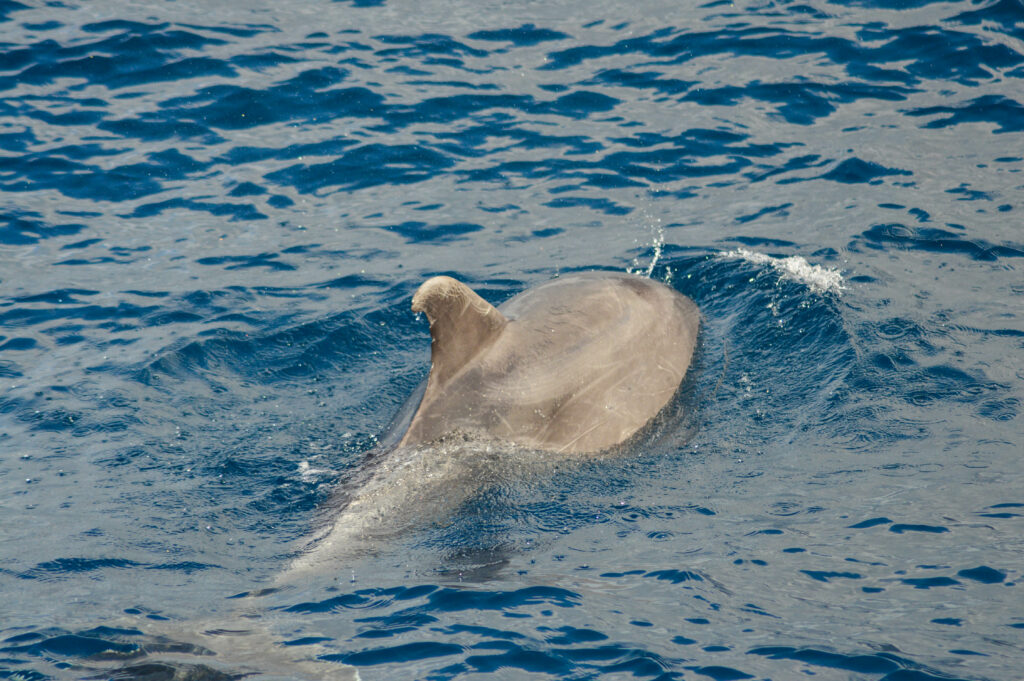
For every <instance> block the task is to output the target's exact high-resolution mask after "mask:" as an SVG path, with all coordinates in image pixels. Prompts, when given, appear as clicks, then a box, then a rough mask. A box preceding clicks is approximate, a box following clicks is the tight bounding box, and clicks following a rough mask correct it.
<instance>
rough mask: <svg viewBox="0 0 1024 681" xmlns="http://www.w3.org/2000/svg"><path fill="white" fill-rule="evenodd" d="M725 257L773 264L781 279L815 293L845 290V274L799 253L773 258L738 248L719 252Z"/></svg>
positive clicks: (755, 263)
mask: <svg viewBox="0 0 1024 681" xmlns="http://www.w3.org/2000/svg"><path fill="white" fill-rule="evenodd" d="M719 255H720V256H722V257H723V258H740V259H742V260H746V261H747V262H749V263H753V264H754V265H771V266H772V268H773V269H774V270H775V271H776V272H778V273H779V275H780V279H790V280H792V281H797V282H800V283H802V284H804V285H806V286H807V287H808V288H810V289H811V290H812V291H814V292H815V293H835V294H836V295H838V294H839V292H840V291H842V290H844V289H845V287H844V286H843V275H842V274H841V273H840V272H839V270H838V269H836V268H833V267H822V266H821V265H812V264H811V263H809V262H807V260H805V259H804V258H802V257H801V256H799V255H791V256H789V257H788V258H773V257H772V256H770V255H765V254H764V253H758V252H757V251H749V250H747V249H745V248H737V249H734V250H732V251H722V252H721V253H719Z"/></svg>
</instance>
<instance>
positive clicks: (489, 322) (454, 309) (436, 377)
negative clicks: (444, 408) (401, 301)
mask: <svg viewBox="0 0 1024 681" xmlns="http://www.w3.org/2000/svg"><path fill="white" fill-rule="evenodd" d="M412 310H413V312H424V313H426V315H427V319H428V320H429V321H430V337H431V344H430V362H431V367H430V377H429V378H428V379H427V391H428V392H433V391H434V390H437V389H439V388H440V387H441V386H442V385H444V384H445V383H447V382H448V380H449V379H451V378H452V376H454V375H455V374H457V373H458V372H459V371H460V370H461V369H462V367H464V366H466V364H467V363H468V362H469V360H471V359H473V357H474V356H475V355H476V354H477V353H479V352H480V351H481V350H483V349H484V348H486V347H488V346H489V345H490V344H491V343H492V342H494V339H495V338H496V337H497V336H498V334H499V333H501V330H502V329H503V328H504V327H505V325H506V324H507V323H508V320H507V319H506V318H505V316H504V315H502V314H501V313H500V312H498V310H497V309H496V308H495V307H494V306H493V305H491V304H490V303H488V302H487V301H486V300H484V299H483V298H481V297H480V296H478V295H477V294H476V293H475V292H474V291H473V289H471V288H469V287H468V286H466V285H465V284H463V283H462V282H461V281H457V280H455V279H452V278H451V277H433V278H432V279H428V280H427V281H426V282H424V283H423V285H422V286H420V288H419V290H418V291H416V295H414V296H413V297H412Z"/></svg>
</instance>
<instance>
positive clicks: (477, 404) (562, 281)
mask: <svg viewBox="0 0 1024 681" xmlns="http://www.w3.org/2000/svg"><path fill="white" fill-rule="evenodd" d="M412 309H413V311H415V312H418V313H419V312H422V313H424V314H426V317H427V320H428V321H429V323H430V335H431V367H430V373H429V375H428V377H427V380H426V384H425V386H421V389H420V390H417V391H416V393H414V395H413V396H412V398H410V402H409V403H408V404H407V405H406V407H404V408H403V409H402V410H401V412H400V414H403V415H404V416H401V417H400V418H399V419H397V423H396V425H394V426H393V427H392V430H393V431H394V435H393V436H392V437H390V438H389V437H385V438H384V439H383V441H384V442H389V443H390V444H392V445H393V446H385V447H383V448H381V449H380V450H377V451H374V452H372V453H371V454H370V456H369V457H368V464H367V466H365V468H364V470H361V471H360V472H359V474H358V477H357V478H356V479H354V480H353V481H351V484H346V485H344V486H342V487H341V488H339V490H338V491H337V493H336V494H335V496H334V497H333V498H332V500H331V501H330V502H328V512H329V513H330V514H331V515H332V516H333V517H332V519H331V521H330V522H329V523H327V524H325V526H324V527H323V528H322V530H321V531H320V532H318V533H317V534H315V535H314V537H313V538H312V539H311V540H309V541H308V543H307V545H306V548H305V550H304V551H302V552H301V553H300V554H299V555H298V556H297V557H296V558H295V559H294V560H293V562H292V564H291V565H290V566H289V568H288V569H287V570H286V571H285V572H284V573H282V575H281V577H280V579H279V583H287V582H293V581H294V580H295V579H296V578H298V577H299V576H301V575H304V574H309V573H310V572H311V571H312V570H314V569H321V568H323V569H330V568H331V567H334V568H335V569H336V568H337V567H340V566H339V565H338V561H339V560H341V559H345V558H352V557H354V556H356V555H358V554H360V553H365V552H372V551H373V550H374V546H375V545H376V544H378V543H380V541H381V540H384V539H387V538H388V537H390V536H394V535H397V534H401V533H403V532H404V531H406V530H408V529H410V528H412V527H413V526H417V525H418V526H422V525H423V524H425V523H428V522H430V521H431V520H438V519H440V518H442V517H444V516H445V515H447V514H450V513H451V512H453V511H454V510H455V509H456V508H457V507H458V506H459V505H460V504H462V503H463V502H464V501H465V500H466V499H468V498H469V497H470V496H471V495H472V494H473V493H474V492H475V491H476V490H478V489H479V488H480V487H481V486H482V485H483V484H486V482H487V481H488V480H489V479H493V478H494V476H495V474H496V471H499V470H501V468H502V466H504V465H506V461H507V460H518V461H519V463H520V464H522V457H523V455H524V453H528V452H529V453H532V454H533V459H531V460H532V461H536V462H540V461H544V460H548V461H550V460H551V459H552V458H558V457H571V456H583V457H586V456H592V455H595V454H598V453H601V452H605V451H609V450H614V449H616V448H620V447H621V446H622V445H623V444H625V443H627V442H628V441H631V439H632V438H634V437H635V436H637V434H638V433H641V432H643V430H644V428H645V426H647V425H648V424H650V423H651V422H652V421H653V420H654V419H655V417H657V416H658V414H660V413H661V412H662V411H663V410H664V409H665V407H666V406H667V405H668V404H669V403H670V401H671V400H672V399H673V397H675V395H676V394H677V392H678V391H679V388H680V385H681V384H682V381H683V378H684V377H685V376H686V373H687V370H688V368H689V366H690V362H691V360H692V358H693V353H694V349H695V347H696V342H697V334H698V332H699V330H700V323H701V315H700V311H699V310H698V308H697V306H696V305H695V304H694V303H693V301H692V300H690V299H689V298H687V297H686V296H684V295H682V294H680V293H679V292H678V291H676V290H674V289H672V288H670V287H668V286H666V285H664V284H662V283H660V282H657V281H652V280H650V279H646V278H644V277H640V276H637V275H633V274H621V273H604V272H602V273H581V274H572V275H567V276H562V277H559V278H556V279H553V280H551V281H549V282H546V283H544V284H541V285H540V286H537V287H535V288H532V289H529V290H527V291H525V292H523V293H521V294H519V295H517V296H515V297H513V298H511V299H510V300H508V301H506V302H505V303H503V304H502V305H500V306H498V307H494V306H492V305H491V304H490V303H488V302H487V301H486V300H484V299H483V298H482V297H480V296H479V295H478V294H477V293H476V292H474V291H473V290H472V289H471V288H469V287H468V286H466V285H465V284H463V283H461V282H459V281H457V280H455V279H453V278H451V277H445V276H440V277H433V278H431V279H429V280H427V281H426V282H425V283H424V284H423V285H421V286H420V288H419V290H418V291H417V292H416V294H415V295H414V296H413V300H412ZM521 467H522V466H521V465H520V466H519V468H520V469H521Z"/></svg>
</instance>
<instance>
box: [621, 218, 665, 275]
mask: <svg viewBox="0 0 1024 681" xmlns="http://www.w3.org/2000/svg"><path fill="white" fill-rule="evenodd" d="M658 222H659V223H660V222H661V220H658ZM654 229H655V231H654V240H653V241H651V249H652V250H653V251H654V252H653V253H652V254H651V261H650V262H649V263H647V267H644V266H643V265H642V264H641V261H640V256H639V255H638V256H637V257H635V258H633V264H632V266H631V267H627V268H626V271H627V272H628V273H630V274H639V275H640V276H642V277H645V278H647V279H650V278H651V274H653V273H654V267H655V265H657V264H658V260H660V259H661V252H662V249H663V248H664V247H665V228H664V227H662V226H661V225H660V224H658V225H657V226H656V227H655V228H654ZM671 278H672V270H671V269H669V270H668V272H667V274H666V275H665V283H669V280H670V279H671Z"/></svg>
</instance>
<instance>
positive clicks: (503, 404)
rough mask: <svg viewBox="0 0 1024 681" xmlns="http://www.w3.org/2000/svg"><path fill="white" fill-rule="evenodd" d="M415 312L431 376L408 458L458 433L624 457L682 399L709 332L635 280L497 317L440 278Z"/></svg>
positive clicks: (525, 300)
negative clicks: (624, 449)
mask: <svg viewBox="0 0 1024 681" xmlns="http://www.w3.org/2000/svg"><path fill="white" fill-rule="evenodd" d="M412 309H413V310H414V311H416V312H424V313H426V315H427V319H428V320H429V321H430V335H431V338H432V343H431V365H432V366H431V368H430V376H429V378H428V379H427V387H426V391H425V392H424V394H423V399H422V401H421V402H420V405H419V409H418V410H417V411H416V414H415V415H414V416H413V419H412V422H411V423H410V424H409V429H408V431H407V432H406V434H405V437H403V438H402V440H401V442H400V444H401V445H403V446H404V445H412V444H417V443H423V442H430V441H432V440H435V439H437V438H439V437H441V436H442V435H444V434H446V433H449V432H452V431H465V432H468V433H472V434H474V435H480V436H485V437H488V438H491V439H494V440H502V441H508V442H514V443H516V444H518V445H521V446H523V447H528V448H531V449H544V450H552V451H558V452H570V453H580V452H598V451H601V450H605V449H609V448H611V447H614V446H616V445H619V444H621V443H623V442H624V441H626V440H627V439H629V438H630V437H631V436H632V435H633V434H634V433H636V432H637V431H638V430H639V429H640V428H642V427H643V426H644V425H645V424H647V423H648V422H649V421H650V420H651V419H652V418H654V416H656V415H657V414H658V413H659V412H660V411H661V410H662V408H664V407H665V405H666V404H668V401H669V400H670V399H672V396H673V395H675V393H676V391H677V390H678V389H679V385H680V383H681V382H682V380H683V377H684V376H685V375H686V370H687V368H688V367H689V366H690V360H691V358H692V357H693V350H694V345H695V343H696V340H697V332H698V330H699V327H700V313H699V312H698V311H697V306H696V305H694V303H693V301H691V300H690V299H689V298H687V297H685V296H683V295H681V294H680V293H678V292H676V291H675V290H673V289H671V288H669V287H668V286H665V285H663V284H661V283H659V282H656V281H651V280H650V279H645V278H642V277H639V276H635V275H631V274H610V273H607V274H606V273H599V274H576V275H570V276H564V277H560V278H558V279H554V280H552V281H549V282H547V283H545V284H542V285H541V286H538V287H536V288H534V289H531V290H529V291H526V292H525V293H522V294H520V295H518V296H516V297H515V298H512V299H511V300H509V301H508V302H506V303H505V304H503V305H502V306H501V307H500V308H495V307H492V306H491V305H490V304H489V303H487V301H485V300H484V299H483V298H481V297H480V296H478V295H477V294H476V293H474V292H473V291H472V290H471V289H470V288H469V287H468V286H466V285H465V284H462V283H461V282H458V281H456V280H455V279H452V278H451V277H434V278H433V279H430V280H429V281H427V282H426V283H424V284H423V285H422V286H421V287H420V289H419V291H417V292H416V295H415V296H414V297H413V299H412Z"/></svg>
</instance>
